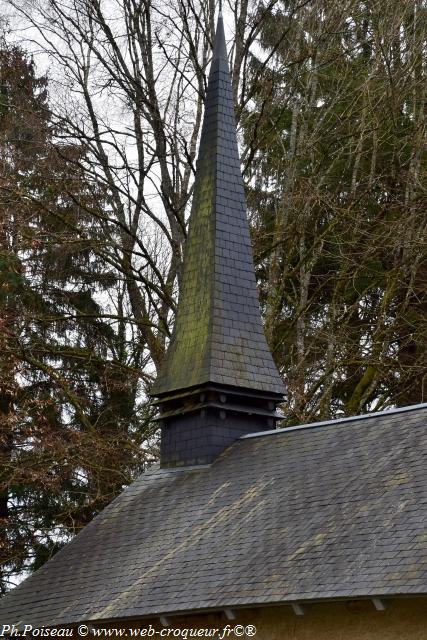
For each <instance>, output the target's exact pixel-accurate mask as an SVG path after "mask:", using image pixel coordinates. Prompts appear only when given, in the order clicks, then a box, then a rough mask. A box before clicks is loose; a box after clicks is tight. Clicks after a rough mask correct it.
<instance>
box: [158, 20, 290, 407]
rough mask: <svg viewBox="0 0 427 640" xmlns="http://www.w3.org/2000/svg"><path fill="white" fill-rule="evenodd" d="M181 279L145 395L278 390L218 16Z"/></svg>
mask: <svg viewBox="0 0 427 640" xmlns="http://www.w3.org/2000/svg"><path fill="white" fill-rule="evenodd" d="M181 283H182V285H181V292H180V297H179V304H178V312H177V316H176V322H175V329H174V335H173V337H172V340H171V343H170V346H169V349H168V353H167V355H166V358H165V361H164V363H163V366H162V368H161V370H160V372H159V376H158V378H157V380H156V382H155V383H154V385H153V387H152V391H151V392H152V394H153V395H161V394H164V393H169V392H171V391H175V390H177V389H186V388H189V387H192V386H196V385H200V384H204V383H207V382H213V383H216V384H225V385H231V386H239V387H244V388H249V389H256V390H259V391H268V392H273V393H279V394H283V393H284V385H283V382H282V380H281V378H280V376H279V373H278V371H277V368H276V366H275V364H274V362H273V358H272V356H271V354H270V351H269V348H268V346H267V342H266V339H265V336H264V331H263V326H262V321H261V314H260V308H259V301H258V294H257V286H256V280H255V272H254V265H253V259H252V248H251V239H250V235H249V226H248V221H247V218H246V203H245V194H244V188H243V180H242V175H241V172H240V161H239V153H238V148H237V139H236V125H235V118H234V106H233V96H232V89H231V81H230V73H229V68H228V61H227V50H226V46H225V39H224V28H223V21H222V18H219V20H218V26H217V34H216V42H215V49H214V56H213V60H212V64H211V69H210V75H209V84H208V90H207V95H206V101H205V115H204V123H203V129H202V135H201V141H200V149H199V157H198V161H197V170H196V177H195V185H194V196H193V204H192V210H191V218H190V227H189V234H188V240H187V245H186V251H185V258H184V267H183V274H182V279H181Z"/></svg>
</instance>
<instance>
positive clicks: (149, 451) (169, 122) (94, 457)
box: [0, 0, 427, 591]
mask: <svg viewBox="0 0 427 640" xmlns="http://www.w3.org/2000/svg"><path fill="white" fill-rule="evenodd" d="M0 5H2V7H3V8H4V9H5V11H4V14H5V15H7V16H8V21H7V22H6V21H5V22H4V23H1V34H0V35H1V38H0V163H1V164H0V166H1V169H0V349H1V353H0V456H1V459H0V560H1V566H2V573H1V576H0V590H3V591H5V590H6V589H7V588H9V587H10V586H12V585H13V584H14V582H15V581H16V579H17V577H18V576H19V575H22V572H25V571H31V570H34V569H35V568H37V567H38V566H40V565H41V564H42V563H43V562H45V561H46V559H47V558H48V557H49V556H50V555H51V554H52V553H54V552H55V550H56V549H57V548H58V547H59V546H60V545H61V544H62V543H63V542H64V541H65V540H67V539H69V537H70V536H72V535H73V534H75V533H76V532H77V531H79V530H80V529H81V528H82V527H83V526H84V525H85V524H86V523H87V522H88V521H89V520H91V519H92V518H93V516H94V515H95V514H96V513H98V512H99V510H100V509H101V508H102V507H103V506H105V504H106V503H108V502H109V501H110V500H111V499H112V498H113V497H114V496H115V495H117V493H118V492H119V491H120V490H121V489H122V488H123V486H125V485H126V484H128V483H129V482H130V481H131V480H132V478H134V477H135V476H136V475H137V474H138V473H140V472H141V471H142V470H144V468H145V467H146V465H147V464H149V463H150V462H152V461H153V460H155V459H156V453H157V435H156V423H155V422H153V416H154V414H155V410H154V409H153V407H152V406H151V405H150V404H149V403H148V402H147V392H148V391H149V388H150V384H151V382H152V380H153V379H154V377H155V375H156V370H157V369H158V367H159V366H160V364H161V362H162V358H163V356H164V353H165V348H166V346H167V342H168V338H169V336H170V332H171V328H172V326H173V321H174V312H175V309H176V301H177V299H178V293H179V281H180V273H181V266H182V257H183V251H184V247H185V239H186V228H187V222H188V214H189V205H190V204H191V195H192V185H193V180H194V166H195V158H196V151H197V142H198V137H199V134H200V126H201V119H202V115H203V98H204V93H205V89H206V78H207V72H208V70H209V62H210V55H211V53H210V52H211V43H212V39H213V34H214V28H215V16H216V12H217V9H218V7H217V3H216V2H215V1H214V0H142V1H141V0H120V1H115V0H114V1H109V2H107V1H106V0H105V1H104V0H61V1H59V0H37V1H34V0H31V1H28V2H27V0H0ZM224 11H225V16H226V24H227V36H228V37H229V40H230V43H229V53H230V65H231V69H232V74H233V81H234V90H235V107H236V117H237V121H238V131H239V140H240V143H241V156H242V171H243V175H244V178H245V182H246V186H247V200H248V211H249V218H250V222H251V229H252V234H253V246H254V256H255V263H256V269H257V276H258V282H259V293H260V301H261V306H262V311H263V314H264V319H265V328H266V334H267V338H268V341H269V344H270V347H271V349H272V352H273V355H274V358H275V361H276V363H277V365H278V367H279V369H280V372H281V373H282V374H283V378H284V380H285V381H286V384H287V388H288V397H287V400H286V403H284V405H283V408H282V409H283V413H284V420H283V426H289V425H293V424H298V423H301V422H309V421H313V420H317V419H327V418H333V417H337V416H341V415H352V414H357V413H365V412H369V411H375V410H381V409H386V408H389V407H393V406H403V405H407V404H415V403H419V402H423V401H427V359H426V344H427V335H426V334H427V331H426V316H427V259H426V258H427V251H426V223H427V215H426V211H427V175H426V173H427V146H426V122H427V119H426V116H427V113H426V111H427V101H426V99H427V96H426V92H427V2H426V0H381V1H379V0H372V1H367V2H361V1H360V0H341V1H340V2H337V1H334V0H332V1H326V0H311V1H308V0H305V1H304V0H301V1H300V2H297V1H294V0H289V1H288V0H270V2H267V0H264V2H251V1H250V0H231V2H226V1H225V2H224Z"/></svg>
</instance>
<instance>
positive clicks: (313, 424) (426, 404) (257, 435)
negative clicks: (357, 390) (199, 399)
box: [239, 402, 427, 440]
mask: <svg viewBox="0 0 427 640" xmlns="http://www.w3.org/2000/svg"><path fill="white" fill-rule="evenodd" d="M417 409H427V402H421V403H420V404H412V405H408V406H406V407H396V408H394V409H384V410H383V411H374V412H373V413H363V414H361V415H358V416H348V417H347V416H346V417H343V418H335V419H334V420H322V421H320V422H310V423H309V424H300V425H297V426H295V427H283V428H279V429H271V430H270V431H258V432H257V433H248V434H245V435H243V436H240V438H239V439H240V440H244V439H245V438H260V437H261V436H271V435H277V434H284V433H289V431H302V430H303V429H313V428H315V427H323V426H326V425H335V424H341V423H343V422H354V421H356V420H357V421H359V420H368V419H369V418H377V417H378V416H385V415H390V414H393V413H405V412H408V411H415V410H417Z"/></svg>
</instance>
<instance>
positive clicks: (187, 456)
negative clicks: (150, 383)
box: [157, 384, 283, 467]
mask: <svg viewBox="0 0 427 640" xmlns="http://www.w3.org/2000/svg"><path fill="white" fill-rule="evenodd" d="M282 399H283V396H280V395H279V394H266V393H260V392H256V391H251V390H242V389H240V388H239V389H237V388H233V387H224V386H219V385H212V384H210V385H206V386H205V387H202V388H198V389H193V390H188V391H187V392H185V393H183V392H181V393H180V394H179V395H176V396H168V397H164V398H159V399H158V400H157V404H158V405H159V410H160V416H159V418H158V420H159V421H160V424H161V449H160V464H161V466H162V467H182V466H193V465H201V464H210V463H211V462H213V460H215V458H216V457H217V456H218V455H219V454H220V453H222V451H224V450H225V449H226V448H227V447H228V446H229V445H230V444H232V443H233V442H234V441H235V440H237V439H238V438H240V436H242V435H246V434H248V433H257V432H258V431H268V430H269V429H274V428H275V426H276V422H277V420H278V419H280V418H281V416H280V414H278V413H277V412H276V405H277V403H278V402H280V401H282Z"/></svg>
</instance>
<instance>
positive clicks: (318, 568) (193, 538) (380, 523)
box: [0, 405, 427, 625]
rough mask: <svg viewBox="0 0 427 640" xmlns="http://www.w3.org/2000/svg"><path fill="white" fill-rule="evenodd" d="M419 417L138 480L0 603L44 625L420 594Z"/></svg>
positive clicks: (309, 437) (424, 535)
mask: <svg viewBox="0 0 427 640" xmlns="http://www.w3.org/2000/svg"><path fill="white" fill-rule="evenodd" d="M426 418H427V405H422V406H418V407H413V408H409V410H399V411H395V412H389V413H384V414H372V415H370V416H366V417H364V418H362V419H361V418H357V419H354V420H350V421H342V422H340V421H336V422H332V423H328V424H324V425H322V426H313V427H310V428H308V427H302V428H300V429H291V430H282V431H278V432H276V433H274V434H269V435H260V436H259V437H244V438H242V439H240V440H238V441H236V443H235V444H233V445H232V446H231V447H229V448H228V449H227V450H226V451H225V452H224V453H223V454H222V455H221V456H220V457H219V458H218V459H217V461H216V462H215V463H213V464H212V465H211V466H209V467H206V468H200V469H198V470H191V469H187V470H181V471H179V470H173V471H171V470H168V471H166V470H163V471H160V470H159V471H154V472H151V473H147V474H145V475H143V476H142V477H141V478H140V479H139V480H137V481H136V482H135V483H134V484H132V485H131V486H130V487H129V488H128V489H127V490H126V491H124V492H123V493H122V494H121V495H120V496H119V497H118V498H117V499H116V500H114V501H113V502H112V503H111V504H110V505H109V506H108V507H107V508H106V509H105V510H104V511H103V512H102V513H101V514H100V515H99V516H98V517H97V518H95V520H94V521H93V522H92V523H91V524H89V525H88V526H87V527H86V528H85V529H84V530H83V531H82V532H81V533H80V534H79V535H78V536H77V537H76V538H75V539H74V540H73V541H72V542H71V543H70V544H69V545H67V546H66V547H65V548H64V549H63V550H62V551H60V552H59V553H58V554H57V555H56V556H55V557H54V558H52V560H50V561H49V562H48V563H47V564H46V565H44V566H43V567H42V568H41V569H40V570H39V571H38V572H37V573H35V574H34V575H33V576H31V577H30V578H28V579H27V580H26V581H25V582H24V583H23V584H22V585H20V586H19V587H18V588H16V589H15V590H14V591H12V592H11V593H10V594H9V595H7V596H6V597H5V598H4V599H3V600H1V601H0V621H1V622H2V623H8V624H12V623H17V622H19V621H21V622H24V623H28V624H33V625H55V624H60V623H73V622H77V621H96V620H106V619H108V620H111V619H113V620H114V619H115V618H119V619H120V618H127V617H138V616H151V615H156V614H161V613H174V612H184V611H197V610H206V609H211V608H222V607H233V606H245V605H261V604H264V603H279V602H292V601H300V602H301V601H305V600H318V599H324V598H344V597H357V596H360V597H366V596H375V595H376V596H380V595H381V596H387V595H399V594H400V595H408V594H426V593H427V425H426Z"/></svg>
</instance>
